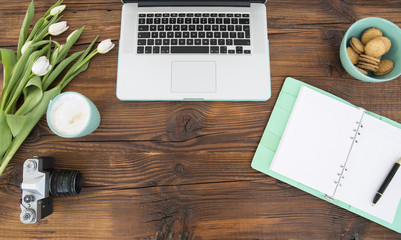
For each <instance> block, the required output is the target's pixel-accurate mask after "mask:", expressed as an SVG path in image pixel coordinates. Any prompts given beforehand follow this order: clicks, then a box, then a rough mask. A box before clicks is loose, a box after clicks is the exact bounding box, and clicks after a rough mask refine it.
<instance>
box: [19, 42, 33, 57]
mask: <svg viewBox="0 0 401 240" xmlns="http://www.w3.org/2000/svg"><path fill="white" fill-rule="evenodd" d="M31 44H32V41H28V42H26V43H25V44H24V46H22V48H21V54H24V52H25V51H26V50H27V49H28V47H29V46H31Z"/></svg>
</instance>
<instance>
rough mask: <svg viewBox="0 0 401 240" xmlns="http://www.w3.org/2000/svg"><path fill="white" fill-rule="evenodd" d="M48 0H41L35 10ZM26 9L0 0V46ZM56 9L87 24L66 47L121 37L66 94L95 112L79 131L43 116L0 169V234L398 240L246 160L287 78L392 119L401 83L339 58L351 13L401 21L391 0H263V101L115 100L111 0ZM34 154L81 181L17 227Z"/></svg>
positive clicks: (399, 114) (14, 36)
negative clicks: (59, 127)
mask: <svg viewBox="0 0 401 240" xmlns="http://www.w3.org/2000/svg"><path fill="white" fill-rule="evenodd" d="M53 3H54V1H50V0H37V1H36V3H35V5H36V15H35V18H34V19H38V18H39V16H41V15H42V14H43V13H44V12H45V11H46V10H47V8H48V7H49V6H51V5H52V4H53ZM28 4H29V1H27V0H14V1H8V0H0V19H1V20H0V21H1V24H0V33H1V35H0V47H2V48H9V49H16V45H17V42H18V36H19V29H20V26H21V23H22V20H23V17H24V14H25V10H26V8H27V6H28ZM65 4H67V9H66V10H65V12H63V19H64V20H67V21H68V24H69V25H70V30H71V31H72V30H74V29H77V28H79V27H80V26H82V25H86V28H85V31H84V33H83V35H82V37H81V39H80V40H79V41H78V42H77V46H76V47H75V48H74V49H76V50H77V51H78V50H80V49H84V48H85V47H87V46H88V44H89V43H90V41H91V40H92V39H93V38H94V37H95V36H96V35H97V34H100V38H99V40H102V39H106V38H111V39H112V40H113V41H114V42H115V43H116V45H117V47H116V48H114V49H113V50H112V51H111V52H110V53H109V54H107V55H101V56H97V57H95V58H94V59H93V61H92V62H91V64H90V67H89V69H88V70H87V71H86V72H84V73H82V74H81V75H79V76H78V77H77V78H75V79H74V80H73V81H72V82H71V83H70V85H69V86H68V87H67V88H66V89H65V90H66V91H78V92H80V93H82V94H83V95H85V96H87V97H88V98H90V99H91V100H92V101H93V102H94V103H95V104H96V106H97V107H98V108H99V110H100V113H101V116H102V121H101V124H100V127H99V129H98V130H97V131H96V132H94V133H93V134H91V135H89V136H86V137H83V138H79V139H63V138H60V137H58V136H56V135H54V134H53V133H52V132H51V131H50V130H49V128H48V126H47V124H46V121H45V119H44V118H43V119H42V120H41V121H40V122H39V124H38V125H37V127H36V128H35V129H34V130H33V131H32V133H31V135H30V136H29V137H28V139H27V140H26V141H25V143H24V144H23V146H22V147H21V148H20V149H19V151H18V153H17V154H16V155H15V157H14V159H13V160H12V161H11V163H10V164H9V166H8V167H7V169H6V171H5V173H4V174H3V175H2V176H1V177H0V239H19V238H21V239H22V238H25V239H49V238H54V239H78V238H80V239H87V238H94V239H149V240H150V239H154V240H156V239H157V240H159V239H341V240H352V239H354V240H359V239H401V235H400V234H398V233H396V232H394V231H391V230H389V229H387V228H385V227H382V226H380V225H378V224H376V223H374V222H371V221H369V220H366V219H364V218H362V217H360V216H357V215H355V214H353V213H350V212H348V211H346V210H344V209H342V208H339V207H337V206H334V205H332V204H330V203H327V202H325V201H322V200H320V199H318V198H316V197H313V196H311V195H309V194H307V193H304V192H303V191H301V190H298V189H296V188H294V187H291V186H289V185H287V184H285V183H282V182H280V181H277V180H276V179H274V178H271V177H269V176H266V175H264V174H262V173H259V172H256V171H254V170H253V169H251V167H250V164H251V160H252V157H253V154H254V151H255V150H256V147H257V145H258V142H259V140H260V137H261V135H262V133H263V130H264V128H265V125H266V123H267V121H268V119H269V116H270V113H271V111H272V109H273V106H274V103H275V102H276V99H277V96H278V93H279V91H280V89H281V87H282V84H283V82H284V79H285V78H286V77H287V76H292V77H295V78H297V79H299V80H301V81H304V82H306V83H309V84H312V85H314V86H316V87H319V88H321V89H323V90H326V91H328V92H331V93H333V94H335V95H337V96H339V97H341V98H344V99H345V100H348V101H350V102H351V103H353V104H355V105H358V106H361V107H364V108H366V109H368V110H370V111H373V112H375V113H378V114H380V115H384V116H386V117H388V118H391V119H393V120H395V121H398V122H401V94H400V92H401V78H398V79H396V80H393V81H390V82H385V83H379V84H374V83H365V82H361V81H358V80H355V79H353V78H352V77H350V76H349V75H348V74H347V73H346V72H345V70H344V69H343V68H342V66H341V63H340V60H339V54H338V52H339V46H340V42H341V39H342V36H343V35H344V33H345V31H346V30H347V28H348V27H349V26H350V25H351V24H352V23H353V22H355V21H356V20H358V19H361V18H364V17H369V16H377V17H383V18H386V19H388V20H390V21H392V22H394V23H395V24H397V25H398V26H401V4H400V1H398V0H397V1H396V0H394V1H376V0H369V1H362V0H361V1H348V0H325V1H322V0H307V1H303V0H268V3H267V4H266V6H267V15H268V31H269V40H270V58H271V85H272V97H271V99H270V100H268V101H266V102H121V101H119V100H118V99H117V98H116V96H115V92H116V72H117V56H118V39H119V35H120V18H121V7H122V4H121V2H120V1H119V0H86V1H78V0H71V1H69V0H66V1H65ZM70 30H69V31H68V33H69V32H70ZM66 36H68V35H67V34H63V35H61V36H60V37H57V38H56V39H57V40H60V41H64V40H63V39H64V38H65V37H66ZM133 67H135V66H133ZM2 77H3V76H2V73H1V74H0V78H2ZM0 87H1V88H2V86H1V85H0ZM1 88H0V89H1ZM34 155H37V156H44V155H47V156H53V157H55V158H56V168H59V169H76V170H79V171H81V172H82V174H83V177H84V186H83V190H82V192H81V194H80V195H79V196H77V197H70V198H57V199H55V201H54V213H53V214H52V215H50V216H48V217H47V218H45V219H43V220H42V221H40V222H39V223H37V224H34V225H23V224H22V223H20V220H19V214H20V208H19V201H20V198H21V192H20V183H21V180H22V176H21V172H22V163H23V162H24V160H25V159H27V158H30V157H32V156H34Z"/></svg>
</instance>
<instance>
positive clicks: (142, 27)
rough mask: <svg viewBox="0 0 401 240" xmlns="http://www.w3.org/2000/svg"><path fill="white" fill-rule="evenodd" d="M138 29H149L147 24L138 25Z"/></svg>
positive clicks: (145, 30) (143, 30) (142, 30)
mask: <svg viewBox="0 0 401 240" xmlns="http://www.w3.org/2000/svg"><path fill="white" fill-rule="evenodd" d="M138 31H141V32H147V31H149V26H148V25H139V26H138Z"/></svg>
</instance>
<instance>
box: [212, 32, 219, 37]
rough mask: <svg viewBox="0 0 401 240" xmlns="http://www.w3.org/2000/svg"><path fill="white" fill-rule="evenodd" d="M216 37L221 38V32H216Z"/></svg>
mask: <svg viewBox="0 0 401 240" xmlns="http://www.w3.org/2000/svg"><path fill="white" fill-rule="evenodd" d="M213 35H214V38H221V33H220V32H214V34H213Z"/></svg>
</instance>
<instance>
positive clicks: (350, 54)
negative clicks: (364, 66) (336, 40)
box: [347, 47, 359, 65]
mask: <svg viewBox="0 0 401 240" xmlns="http://www.w3.org/2000/svg"><path fill="white" fill-rule="evenodd" d="M347 53H348V57H349V59H350V60H351V62H352V64H354V65H356V64H357V63H358V61H359V55H358V53H356V52H355V51H354V50H353V49H352V48H351V47H347Z"/></svg>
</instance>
